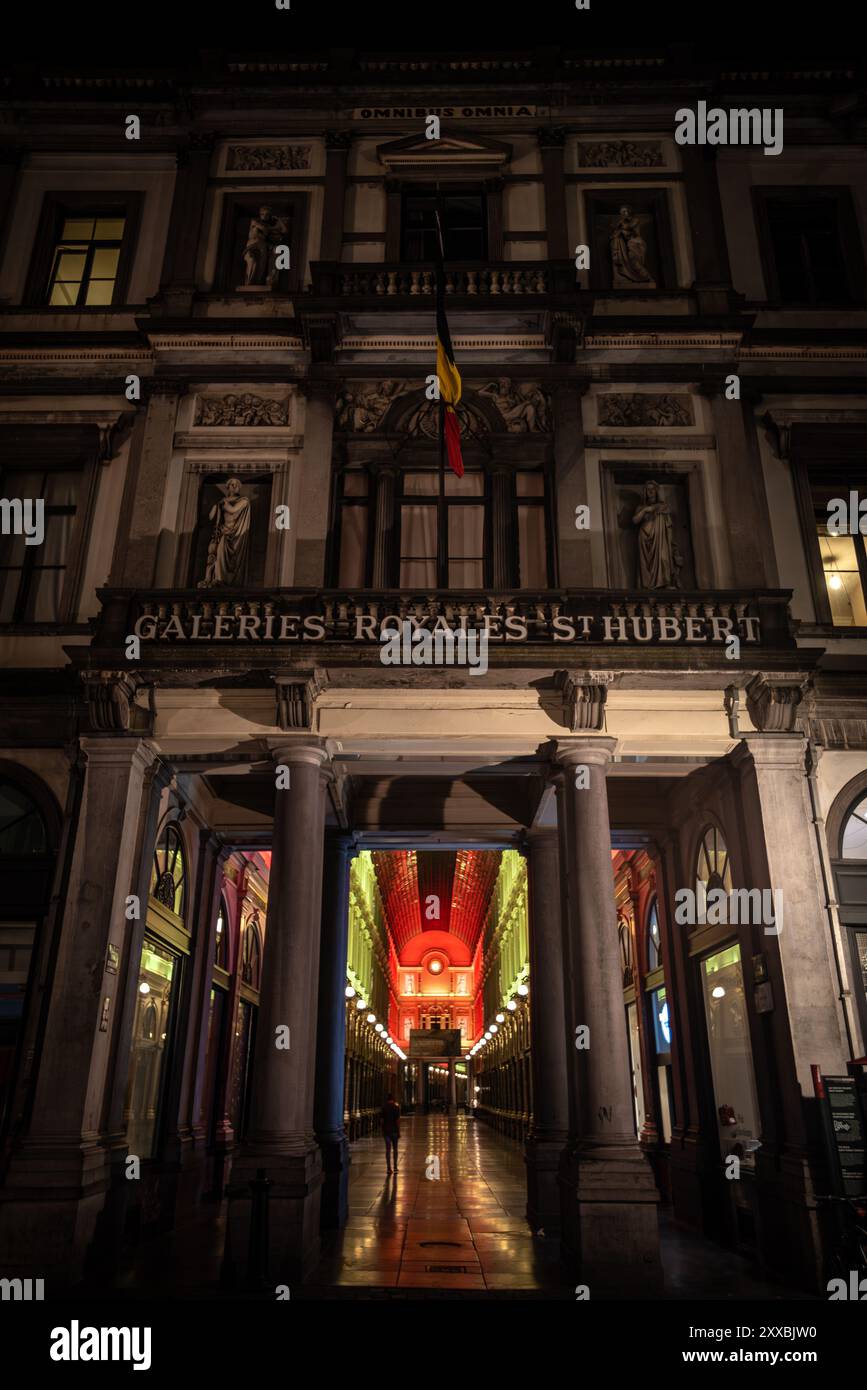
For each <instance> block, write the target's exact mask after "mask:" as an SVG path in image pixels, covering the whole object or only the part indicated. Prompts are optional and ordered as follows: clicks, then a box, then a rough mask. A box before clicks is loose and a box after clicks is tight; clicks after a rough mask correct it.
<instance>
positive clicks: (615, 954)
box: [555, 734, 662, 1297]
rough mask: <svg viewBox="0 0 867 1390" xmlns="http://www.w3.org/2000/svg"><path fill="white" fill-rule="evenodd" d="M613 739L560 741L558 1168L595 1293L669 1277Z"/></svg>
mask: <svg viewBox="0 0 867 1390" xmlns="http://www.w3.org/2000/svg"><path fill="white" fill-rule="evenodd" d="M615 748H616V740H614V739H611V738H606V737H605V736H604V735H601V734H597V735H593V734H587V735H584V736H583V737H576V738H572V739H563V740H558V742H557V745H556V751H555V760H556V762H557V764H558V766H559V768H560V770H561V771H560V777H559V781H558V788H557V791H558V820H559V824H560V845H561V854H562V856H563V861H564V863H565V866H566V913H565V923H564V926H565V931H564V958H565V962H566V968H567V972H568V973H567V976H566V988H565V1012H566V1034H567V1039H568V1043H567V1052H568V1056H569V1066H568V1071H567V1076H568V1086H569V1092H570V1097H569V1102H570V1103H569V1139H568V1142H567V1145H566V1148H565V1149H564V1151H563V1158H562V1162H561V1169H560V1189H561V1223H562V1228H561V1238H562V1243H563V1249H564V1254H565V1256H566V1257H567V1259H569V1260H571V1261H574V1262H575V1264H576V1265H577V1267H578V1269H579V1270H580V1278H581V1280H582V1282H584V1283H586V1284H588V1285H589V1286H590V1291H591V1297H592V1296H594V1294H596V1293H598V1292H599V1291H600V1290H605V1289H606V1288H613V1289H618V1290H621V1291H622V1290H623V1288H624V1286H626V1287H628V1286H629V1285H630V1284H633V1283H634V1285H635V1286H636V1288H641V1290H642V1291H643V1292H645V1293H646V1292H647V1290H648V1289H650V1288H654V1287H656V1286H658V1285H659V1284H660V1283H661V1280H662V1267H661V1265H660V1262H659V1235H658V1230H657V1215H656V1208H657V1203H658V1200H659V1197H658V1193H657V1190H656V1185H655V1183H654V1179H653V1172H652V1170H651V1168H650V1165H649V1163H648V1162H647V1160H646V1158H645V1157H644V1155H643V1154H642V1153H641V1150H640V1148H639V1145H638V1141H637V1139H636V1136H635V1126H634V1123H633V1109H632V1086H631V1079H630V1069H629V1044H628V1039H627V1034H626V1014H625V1011H624V1008H623V978H622V970H621V964H620V947H619V943H618V938H617V919H616V912H615V906H614V877H613V871H612V866H611V832H610V828H609V823H608V800H607V796H606V785H605V779H606V773H607V769H608V765H609V763H610V761H611V757H612V755H613V753H614V750H615ZM578 1030H581V1032H580V1034H579V1031H578ZM584 1030H587V1031H586V1033H585V1031H584ZM576 1043H580V1044H582V1045H581V1046H576Z"/></svg>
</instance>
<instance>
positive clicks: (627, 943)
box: [617, 916, 632, 989]
mask: <svg viewBox="0 0 867 1390" xmlns="http://www.w3.org/2000/svg"><path fill="white" fill-rule="evenodd" d="M617 938H618V941H619V943H620V965H621V968H622V971H623V988H624V989H628V988H629V986H630V985H631V984H632V932H631V931H630V930H629V918H628V917H625V916H621V917H620V919H619V922H618V926H617Z"/></svg>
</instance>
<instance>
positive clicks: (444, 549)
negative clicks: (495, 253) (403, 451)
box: [434, 212, 448, 578]
mask: <svg viewBox="0 0 867 1390" xmlns="http://www.w3.org/2000/svg"><path fill="white" fill-rule="evenodd" d="M434 216H435V217H436V230H437V246H438V249H439V257H438V259H437V269H436V273H437V276H438V277H439V276H441V277H442V280H443V284H442V290H443V292H444V291H445V261H444V248H443V234H442V227H441V225H440V215H439V212H435V214H434ZM437 384H439V378H437ZM437 400H438V405H439V417H440V470H439V471H440V487H439V502H438V505H437V570H438V575H437V578H439V576H440V575H443V574H445V573H446V565H447V563H448V546H447V543H446V506H445V495H446V403H445V401H444V400H443V399H442V396H441V395H440V396H438V397H437ZM446 577H448V576H446Z"/></svg>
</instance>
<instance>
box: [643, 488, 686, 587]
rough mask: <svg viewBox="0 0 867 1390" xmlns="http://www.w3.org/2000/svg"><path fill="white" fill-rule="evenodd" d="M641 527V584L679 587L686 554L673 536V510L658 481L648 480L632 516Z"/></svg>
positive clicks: (644, 585) (645, 585)
mask: <svg viewBox="0 0 867 1390" xmlns="http://www.w3.org/2000/svg"><path fill="white" fill-rule="evenodd" d="M632 521H633V524H634V525H636V526H637V527H638V584H639V587H640V588H642V589H676V588H677V587H678V585H679V583H680V571H681V568H682V566H683V558H682V556H681V554H680V551H679V550H678V548H677V545H676V543H675V540H674V532H673V530H672V525H671V512H670V511H669V508H668V505H667V504H666V503H665V502H663V500H662V498H661V497H660V495H659V484H658V483H655V482H653V481H651V482H648V483H646V484H645V488H644V500H643V502H642V504H641V506H640V507H637V508H636V510H635V514H634V515H633V518H632Z"/></svg>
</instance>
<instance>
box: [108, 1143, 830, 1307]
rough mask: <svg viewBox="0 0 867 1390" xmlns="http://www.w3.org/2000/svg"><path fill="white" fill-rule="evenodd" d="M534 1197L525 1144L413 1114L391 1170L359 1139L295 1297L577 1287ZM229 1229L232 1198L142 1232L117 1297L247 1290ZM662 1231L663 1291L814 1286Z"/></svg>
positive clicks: (688, 1294)
mask: <svg viewBox="0 0 867 1390" xmlns="http://www.w3.org/2000/svg"><path fill="white" fill-rule="evenodd" d="M433 1159H436V1160H438V1164H439V1176H436V1171H437V1169H436V1165H435V1164H433V1163H432V1161H431V1160H433ZM427 1174H430V1176H427ZM526 1200H527V1192H526V1170H525V1167H524V1158H523V1149H522V1146H521V1145H520V1144H518V1143H515V1142H513V1141H511V1140H507V1139H503V1138H501V1137H500V1136H499V1135H497V1134H495V1133H494V1132H493V1131H492V1130H491V1129H489V1128H488V1126H487V1125H485V1124H483V1123H481V1122H479V1121H472V1120H467V1119H466V1118H465V1117H464V1116H459V1117H458V1118H457V1119H454V1120H451V1121H449V1120H448V1119H446V1118H445V1117H444V1116H430V1117H424V1116H418V1117H404V1119H403V1120H402V1136H401V1145H400V1167H399V1171H398V1172H397V1174H396V1175H393V1176H392V1177H388V1176H387V1174H386V1170H385V1149H384V1145H383V1143H382V1140H381V1139H365V1140H362V1141H361V1142H359V1143H356V1144H353V1146H352V1166H351V1169H350V1184H349V1202H350V1212H349V1221H348V1224H347V1225H346V1226H345V1227H344V1229H343V1230H341V1231H339V1232H332V1233H330V1234H328V1235H326V1236H324V1237H323V1241H322V1259H321V1261H320V1263H319V1266H318V1267H317V1268H316V1270H315V1271H314V1272H313V1274H312V1276H311V1278H310V1280H309V1281H308V1283H306V1284H305V1285H303V1286H300V1287H299V1288H298V1289H295V1288H293V1290H292V1297H293V1298H295V1297H301V1298H312V1299H317V1298H349V1299H355V1298H362V1299H364V1298H385V1299H418V1298H422V1299H423V1298H446V1299H448V1298H461V1297H464V1296H466V1297H468V1298H470V1299H471V1300H472V1299H485V1298H492V1299H511V1298H519V1299H522V1298H533V1299H535V1298H542V1299H550V1298H558V1299H559V1298H563V1299H574V1297H575V1294H574V1284H575V1280H574V1279H572V1280H570V1279H568V1277H567V1276H566V1275H565V1273H564V1272H563V1269H562V1266H561V1264H560V1251H559V1242H558V1241H557V1240H555V1239H551V1238H549V1237H546V1236H544V1235H538V1234H534V1233H533V1232H532V1231H531V1230H530V1228H529V1226H528V1225H527V1221H526V1218H525V1214H524V1213H525V1207H526ZM225 1230H226V1204H225V1202H223V1203H221V1204H220V1207H219V1208H217V1207H203V1208H201V1209H200V1211H199V1214H198V1216H197V1217H196V1219H195V1220H194V1221H192V1222H191V1223H190V1224H188V1225H186V1226H182V1227H178V1228H176V1229H175V1230H173V1231H171V1232H170V1233H168V1234H166V1235H164V1236H160V1237H158V1238H156V1239H149V1240H145V1241H142V1242H141V1243H140V1245H139V1246H138V1247H137V1248H136V1249H135V1250H134V1251H130V1252H128V1258H127V1260H126V1261H125V1267H124V1269H123V1271H122V1273H121V1276H120V1279H119V1282H118V1284H117V1285H116V1286H115V1287H114V1289H113V1293H112V1296H114V1297H118V1296H121V1297H124V1296H125V1297H131V1298H148V1297H151V1298H152V1297H155V1296H156V1297H161V1298H181V1299H214V1298H221V1297H237V1296H239V1294H238V1293H237V1292H235V1293H228V1292H227V1290H226V1289H225V1287H224V1286H223V1284H222V1282H221V1278H220V1273H221V1263H222V1254H223V1243H224V1240H225ZM660 1242H661V1254H662V1264H663V1269H664V1276H665V1285H664V1291H663V1293H662V1297H663V1298H664V1299H674V1300H681V1299H700V1300H723V1301H729V1300H737V1299H750V1300H752V1299H756V1300H767V1299H771V1300H780V1299H783V1300H789V1299H806V1298H807V1297H808V1295H806V1294H803V1293H799V1292H797V1291H796V1290H793V1289H791V1288H788V1287H784V1286H782V1285H780V1284H776V1283H772V1282H769V1281H767V1280H766V1279H764V1278H763V1277H762V1274H761V1272H760V1271H759V1270H758V1269H757V1268H756V1267H755V1266H754V1265H753V1264H751V1263H750V1262H749V1261H748V1260H747V1259H745V1258H744V1257H743V1256H742V1255H739V1254H738V1253H737V1252H735V1251H733V1250H726V1249H723V1248H722V1247H721V1246H719V1245H715V1244H713V1243H712V1242H711V1241H708V1240H705V1239H703V1238H702V1237H701V1236H699V1235H696V1234H694V1233H693V1232H691V1231H687V1230H685V1229H684V1228H683V1227H682V1226H678V1225H677V1224H676V1223H675V1222H674V1221H673V1220H672V1219H671V1216H670V1215H669V1214H668V1213H666V1212H661V1214H660ZM90 1292H91V1293H93V1294H94V1295H96V1294H97V1293H98V1291H97V1290H96V1289H92V1290H90ZM241 1296H245V1297H261V1298H269V1297H273V1295H271V1294H268V1293H261V1294H242V1295H241Z"/></svg>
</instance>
